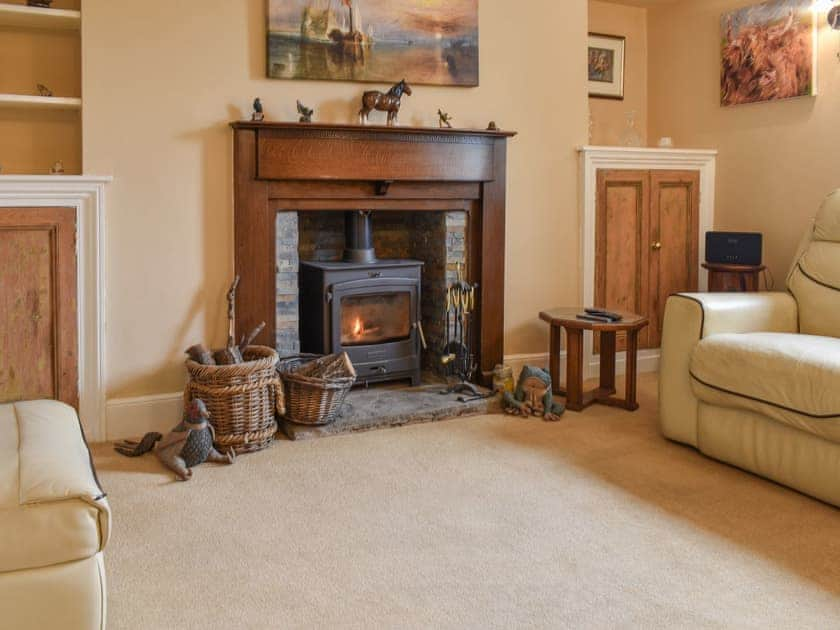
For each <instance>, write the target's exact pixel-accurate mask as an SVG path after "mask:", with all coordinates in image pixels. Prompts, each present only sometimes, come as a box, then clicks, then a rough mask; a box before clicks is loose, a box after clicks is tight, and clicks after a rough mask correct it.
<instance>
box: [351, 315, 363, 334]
mask: <svg viewBox="0 0 840 630" xmlns="http://www.w3.org/2000/svg"><path fill="white" fill-rule="evenodd" d="M353 334H354V335H356V336H357V337H358V336H359V335H361V334H362V320H361V319H359V318H358V317H357V318H356V322H355V323H354V324H353Z"/></svg>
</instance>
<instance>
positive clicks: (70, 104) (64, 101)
mask: <svg viewBox="0 0 840 630" xmlns="http://www.w3.org/2000/svg"><path fill="white" fill-rule="evenodd" d="M0 107H21V108H31V109H81V108H82V99H80V98H76V97H70V96H30V95H29V94H0Z"/></svg>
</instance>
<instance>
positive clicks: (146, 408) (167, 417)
mask: <svg viewBox="0 0 840 630" xmlns="http://www.w3.org/2000/svg"><path fill="white" fill-rule="evenodd" d="M183 413H184V392H182V391H181V392H177V393H174V394H156V395H154V396H138V397H137V398H113V399H111V400H109V401H108V402H107V403H105V415H106V418H107V430H106V433H105V435H106V438H105V439H106V440H107V441H109V442H112V441H114V440H124V439H127V438H132V437H138V436H141V435H145V434H146V433H148V432H149V431H157V432H159V433H166V432H167V431H169V430H171V429H172V427H174V426H175V425H176V424H178V423H179V422H180V421H181V415H182V414H183Z"/></svg>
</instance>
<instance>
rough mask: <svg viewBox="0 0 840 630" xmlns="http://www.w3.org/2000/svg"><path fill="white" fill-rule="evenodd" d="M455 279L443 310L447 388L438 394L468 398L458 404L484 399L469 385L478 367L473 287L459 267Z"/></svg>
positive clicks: (442, 362)
mask: <svg viewBox="0 0 840 630" xmlns="http://www.w3.org/2000/svg"><path fill="white" fill-rule="evenodd" d="M457 274H458V275H457V279H456V281H455V283H454V284H452V285H450V286H449V287H447V289H446V304H445V307H446V308H445V310H444V320H445V321H444V329H445V344H444V348H443V353H442V356H441V359H440V362H441V364H442V365H443V367H444V373H445V374H446V378H447V381H448V382H449V386H448V387H447V388H446V389H445V390H442V391H441V392H440V393H441V394H469V395H470V396H471V397H470V398H466V397H463V396H462V397H460V398H458V400H459V401H460V402H470V401H471V400H479V399H481V398H485V397H486V395H485V394H482V393H481V392H480V391H479V389H478V387H477V386H476V385H474V384H473V383H471V382H470V381H471V380H472V378H473V376H474V375H475V372H476V370H477V369H478V365H477V364H476V361H475V351H474V347H473V336H472V319H473V314H474V313H475V294H476V290H477V289H478V285H477V284H471V283H469V282H466V281H465V280H464V277H463V268H462V265H461V263H458V265H457Z"/></svg>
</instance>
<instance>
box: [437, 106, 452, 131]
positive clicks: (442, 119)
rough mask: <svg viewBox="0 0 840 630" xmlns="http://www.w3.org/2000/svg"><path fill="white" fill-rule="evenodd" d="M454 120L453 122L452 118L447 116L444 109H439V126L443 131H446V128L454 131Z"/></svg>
mask: <svg viewBox="0 0 840 630" xmlns="http://www.w3.org/2000/svg"><path fill="white" fill-rule="evenodd" d="M452 120H453V118H452V116H450V115H449V114H447V113H446V112H445V111H443V110H442V109H438V126H439V127H440V128H441V129H444V128H446V129H452Z"/></svg>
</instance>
